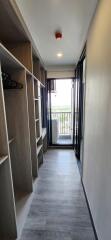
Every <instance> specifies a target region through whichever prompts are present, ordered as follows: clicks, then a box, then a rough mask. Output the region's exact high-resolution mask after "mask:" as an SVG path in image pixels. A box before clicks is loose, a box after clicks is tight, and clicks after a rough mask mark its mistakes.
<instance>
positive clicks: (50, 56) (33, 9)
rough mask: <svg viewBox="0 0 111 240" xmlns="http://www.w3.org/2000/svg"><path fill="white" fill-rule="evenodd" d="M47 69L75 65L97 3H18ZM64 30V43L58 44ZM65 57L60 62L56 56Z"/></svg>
mask: <svg viewBox="0 0 111 240" xmlns="http://www.w3.org/2000/svg"><path fill="white" fill-rule="evenodd" d="M16 3H17V5H18V7H19V9H20V11H21V14H22V15H23V18H24V20H25V22H26V25H27V27H28V29H29V31H30V33H31V34H32V37H33V39H34V41H35V44H36V46H37V49H38V51H39V53H40V55H41V58H42V59H43V61H44V63H45V65H46V66H47V67H49V66H51V67H53V66H58V65H59V66H60V65H61V66H63V65H65V66H66V65H67V66H68V65H74V64H76V63H77V61H78V59H79V56H80V54H81V50H82V48H83V46H84V43H85V40H86V36H87V31H88V27H89V24H90V21H91V18H92V16H93V14H94V11H95V7H96V4H97V0H16ZM58 29H61V31H62V33H63V39H62V40H61V41H57V40H55V37H54V32H55V31H56V30H58ZM58 52H62V53H63V57H62V58H61V59H58V58H57V56H56V54H57V53H58Z"/></svg>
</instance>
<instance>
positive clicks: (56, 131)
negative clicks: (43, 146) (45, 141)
mask: <svg viewBox="0 0 111 240" xmlns="http://www.w3.org/2000/svg"><path fill="white" fill-rule="evenodd" d="M52 142H53V143H54V144H63V145H64V144H72V113H71V112H52Z"/></svg>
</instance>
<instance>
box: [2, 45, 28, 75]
mask: <svg viewBox="0 0 111 240" xmlns="http://www.w3.org/2000/svg"><path fill="white" fill-rule="evenodd" d="M5 46H6V48H7V49H8V50H9V51H10V52H11V53H12V54H13V55H14V56H15V57H16V58H17V59H18V60H19V61H20V62H21V63H22V64H23V65H24V66H25V67H26V68H27V69H28V70H29V71H30V72H32V46H31V43H30V42H28V41H27V42H20V43H17V42H16V43H5Z"/></svg>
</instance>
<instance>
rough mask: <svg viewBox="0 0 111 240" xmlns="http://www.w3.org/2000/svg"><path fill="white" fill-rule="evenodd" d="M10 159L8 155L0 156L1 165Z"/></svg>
mask: <svg viewBox="0 0 111 240" xmlns="http://www.w3.org/2000/svg"><path fill="white" fill-rule="evenodd" d="M7 159H8V155H6V156H2V157H0V165H1V164H2V163H3V162H5V160H7Z"/></svg>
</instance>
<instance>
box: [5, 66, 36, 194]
mask: <svg viewBox="0 0 111 240" xmlns="http://www.w3.org/2000/svg"><path fill="white" fill-rule="evenodd" d="M10 74H11V77H12V78H13V79H16V81H17V82H20V83H22V84H23V89H22V90H21V91H19V90H13V91H11V90H10V91H9V90H4V100H5V110H6V121H7V130H8V139H9V141H10V140H11V138H13V136H14V137H15V139H16V141H15V143H14V144H10V156H11V168H12V177H13V185H14V189H20V191H25V192H31V191H32V187H33V185H32V171H31V154H30V132H29V115H28V107H27V87H26V72H25V70H19V69H17V70H16V71H15V70H13V69H12V71H11V72H10ZM10 137H11V138H10ZM11 143H12V141H11Z"/></svg>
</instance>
